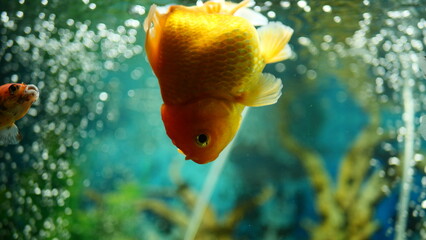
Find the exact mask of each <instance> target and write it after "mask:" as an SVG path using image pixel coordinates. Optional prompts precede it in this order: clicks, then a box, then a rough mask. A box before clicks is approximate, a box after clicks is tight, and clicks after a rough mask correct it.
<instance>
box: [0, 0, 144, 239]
mask: <svg viewBox="0 0 426 240" xmlns="http://www.w3.org/2000/svg"><path fill="white" fill-rule="evenodd" d="M55 4H56V5H57V4H59V3H58V1H47V0H43V1H41V2H39V3H38V5H36V6H34V5H31V4H30V3H26V2H25V1H24V0H20V1H19V2H18V4H11V5H10V8H9V10H8V11H1V12H0V39H1V42H2V43H5V44H2V45H1V47H0V66H1V67H0V76H1V81H2V83H6V82H25V83H33V84H35V85H37V87H38V88H39V89H40V92H41V95H40V99H39V100H38V101H37V102H36V103H35V104H34V105H33V107H32V108H31V109H30V111H29V113H28V116H27V117H25V118H23V119H21V120H19V121H18V122H17V125H18V126H19V128H20V130H21V132H22V134H23V136H24V140H23V141H22V142H21V143H20V144H19V145H16V146H9V147H7V148H1V149H0V169H1V174H0V199H1V204H0V238H1V239H69V238H70V233H69V230H68V229H69V225H70V222H69V216H70V215H71V214H72V208H71V207H70V204H69V201H70V198H71V197H72V194H71V192H72V191H71V189H72V188H73V186H74V184H75V177H76V176H75V175H76V172H77V168H76V166H78V164H80V163H81V162H82V161H84V159H86V158H87V157H86V156H84V153H82V152H80V151H79V150H80V148H81V147H82V144H83V143H82V142H83V140H84V139H88V138H93V137H95V136H96V134H97V131H98V130H100V129H102V126H103V125H104V124H105V123H104V122H105V121H112V120H114V117H113V115H114V114H116V113H115V112H114V111H113V110H111V109H109V108H108V107H106V106H105V102H107V101H109V96H110V93H109V92H108V91H106V88H105V84H104V83H102V81H100V79H102V77H105V76H106V75H107V74H108V72H110V71H120V70H121V68H123V65H122V64H121V62H123V61H124V60H125V59H129V58H132V57H133V56H135V55H138V54H141V52H142V47H141V46H140V45H138V44H136V35H137V30H136V29H135V28H138V27H139V25H140V24H139V21H138V20H135V19H131V18H128V19H126V20H124V21H123V22H122V23H121V24H118V26H114V27H112V28H111V27H109V26H107V25H106V24H104V23H98V24H94V23H93V22H92V21H91V20H85V19H84V18H83V17H82V18H75V17H73V16H69V17H67V16H66V15H67V14H70V15H71V14H72V12H65V13H64V14H62V13H61V15H60V16H58V15H57V14H56V13H57V11H55V10H54V7H55ZM75 4H76V6H80V7H82V6H84V5H87V6H88V10H87V11H92V10H95V9H96V10H99V5H96V4H95V3H91V2H89V1H83V2H79V3H75ZM51 7H52V8H51ZM35 13H36V14H35ZM84 13H85V16H88V14H89V15H90V12H84ZM32 16H35V18H32ZM129 17H130V16H129ZM141 74H142V73H137V72H136V73H135V74H134V75H135V76H136V77H137V78H140V76H141Z"/></svg>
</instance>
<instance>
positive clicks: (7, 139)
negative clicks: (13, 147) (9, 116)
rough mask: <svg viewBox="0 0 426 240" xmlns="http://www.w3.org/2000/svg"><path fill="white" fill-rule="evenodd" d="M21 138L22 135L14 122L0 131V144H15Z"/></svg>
mask: <svg viewBox="0 0 426 240" xmlns="http://www.w3.org/2000/svg"><path fill="white" fill-rule="evenodd" d="M21 139H22V136H21V134H20V133H19V129H18V127H17V126H16V125H15V124H13V125H12V126H10V127H8V128H6V129H3V130H1V131H0V145H9V144H17V143H18V142H19V141H21Z"/></svg>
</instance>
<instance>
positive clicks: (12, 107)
mask: <svg viewBox="0 0 426 240" xmlns="http://www.w3.org/2000/svg"><path fill="white" fill-rule="evenodd" d="M38 96H39V91H38V88H37V87H36V86H34V85H32V84H29V85H25V84H23V83H8V84H4V85H1V86H0V145H7V144H16V143H18V142H19V141H20V140H21V139H22V136H21V134H20V133H19V130H18V127H17V126H16V125H15V121H17V120H19V119H21V118H22V117H24V116H25V114H27V112H28V110H29V109H30V107H31V105H32V104H33V102H35V101H36V100H37V99H38Z"/></svg>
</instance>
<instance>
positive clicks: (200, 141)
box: [195, 133, 209, 147]
mask: <svg viewBox="0 0 426 240" xmlns="http://www.w3.org/2000/svg"><path fill="white" fill-rule="evenodd" d="M195 142H196V143H197V145H198V146H199V147H206V146H207V145H208V144H209V136H208V135H206V134H204V133H202V134H200V135H198V136H197V137H196V138H195Z"/></svg>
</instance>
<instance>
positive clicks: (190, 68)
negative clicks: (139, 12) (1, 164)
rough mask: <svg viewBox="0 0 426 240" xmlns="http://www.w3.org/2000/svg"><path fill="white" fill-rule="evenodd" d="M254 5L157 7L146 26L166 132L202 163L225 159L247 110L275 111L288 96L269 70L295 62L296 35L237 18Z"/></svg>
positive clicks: (284, 28)
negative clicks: (265, 108) (270, 108)
mask: <svg viewBox="0 0 426 240" xmlns="http://www.w3.org/2000/svg"><path fill="white" fill-rule="evenodd" d="M248 2H249V1H247V0H246V1H243V2H241V3H239V4H234V3H229V2H224V1H219V2H207V3H205V4H203V5H202V6H193V7H186V6H177V5H175V6H170V7H169V8H168V9H167V10H166V11H163V13H160V11H159V10H158V9H157V7H156V6H155V5H153V6H152V7H151V9H150V12H149V14H148V17H147V19H146V20H145V23H144V28H145V31H146V42H145V47H146V52H147V56H148V60H149V62H150V64H151V67H152V69H153V71H154V73H155V75H156V76H157V78H158V81H159V84H160V89H161V95H162V98H163V101H164V104H163V105H162V107H161V114H162V119H163V122H164V125H165V128H166V132H167V134H168V136H169V137H170V138H171V140H172V141H173V143H174V144H175V145H176V146H177V147H178V148H179V149H180V150H181V152H183V153H184V154H185V155H186V159H192V160H193V161H195V162H197V163H207V162H210V161H213V160H215V159H216V158H217V157H218V155H219V153H220V152H221V151H222V150H223V149H224V148H225V147H226V145H227V144H228V143H229V142H230V141H231V140H232V139H233V137H234V136H235V134H236V132H237V131H238V128H239V125H240V122H241V112H242V111H243V109H244V107H246V106H263V105H269V104H273V103H275V102H276V101H277V100H278V98H279V97H280V95H281V88H282V83H281V80H280V79H278V78H275V77H274V76H272V75H271V74H263V73H262V70H263V68H264V67H265V65H266V64H267V63H271V62H277V61H281V60H284V59H286V58H288V57H289V56H290V55H291V49H290V48H289V47H288V45H287V43H288V41H289V39H290V37H291V35H292V33H293V30H292V29H291V28H289V27H287V26H284V25H283V24H281V23H278V22H273V23H269V24H268V25H266V26H263V27H261V28H259V29H256V28H255V27H254V26H253V24H252V23H251V22H250V21H248V20H247V19H246V18H243V17H239V16H236V12H237V11H238V10H240V9H244V7H245V5H246V4H247V3H248Z"/></svg>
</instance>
